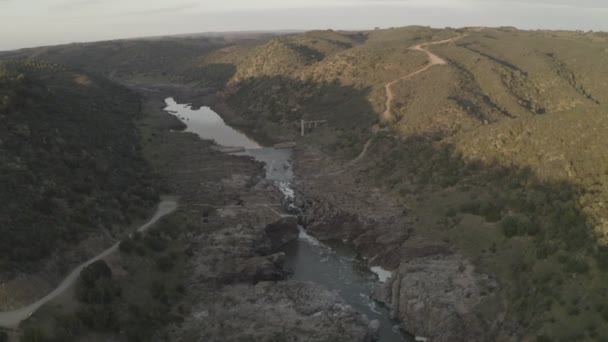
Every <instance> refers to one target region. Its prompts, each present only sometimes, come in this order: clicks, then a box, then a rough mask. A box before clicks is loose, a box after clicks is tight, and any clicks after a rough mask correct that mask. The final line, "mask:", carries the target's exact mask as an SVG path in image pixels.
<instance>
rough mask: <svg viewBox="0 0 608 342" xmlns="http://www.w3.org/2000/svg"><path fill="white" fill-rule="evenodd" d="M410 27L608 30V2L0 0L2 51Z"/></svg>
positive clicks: (603, 0)
mask: <svg viewBox="0 0 608 342" xmlns="http://www.w3.org/2000/svg"><path fill="white" fill-rule="evenodd" d="M407 25H430V26H433V27H444V26H454V27H460V26H479V25H483V26H501V25H509V26H516V27H519V28H549V29H581V30H603V31H608V0H528V1H525V0H0V50H8V49H15V48H21V47H29V46H38V45H49V44H58V43H68V42H75V41H94V40H104V39H114V38H127V37H137V36H150V35H166V34H176V33H194V32H207V31H242V30H280V29H326V28H333V29H370V28H373V27H376V26H378V27H391V26H407Z"/></svg>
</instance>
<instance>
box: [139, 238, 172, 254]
mask: <svg viewBox="0 0 608 342" xmlns="http://www.w3.org/2000/svg"><path fill="white" fill-rule="evenodd" d="M144 243H145V244H146V247H148V248H150V249H151V250H153V251H155V252H162V251H164V250H165V249H167V242H166V241H165V240H163V239H162V238H161V237H159V236H153V235H149V236H146V237H145V238H144Z"/></svg>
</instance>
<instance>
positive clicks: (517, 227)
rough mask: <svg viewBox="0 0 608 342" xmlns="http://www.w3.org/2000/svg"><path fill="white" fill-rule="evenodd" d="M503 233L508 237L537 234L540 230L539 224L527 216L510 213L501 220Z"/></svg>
mask: <svg viewBox="0 0 608 342" xmlns="http://www.w3.org/2000/svg"><path fill="white" fill-rule="evenodd" d="M500 228H501V229H502V232H503V234H504V235H505V236H506V237H508V238H511V237H514V236H517V235H526V234H536V233H537V232H538V231H539V228H538V226H537V225H535V224H533V223H532V222H531V221H530V219H529V218H528V217H526V216H521V215H509V216H507V217H505V218H504V219H502V221H500Z"/></svg>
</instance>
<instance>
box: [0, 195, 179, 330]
mask: <svg viewBox="0 0 608 342" xmlns="http://www.w3.org/2000/svg"><path fill="white" fill-rule="evenodd" d="M175 209H177V201H176V200H175V199H169V198H167V199H163V200H162V201H161V202H160V204H159V205H158V209H157V210H156V213H155V214H154V216H153V217H152V218H151V219H150V221H148V222H146V223H145V224H143V225H142V226H140V227H139V228H138V229H137V231H138V232H144V231H146V230H148V228H150V227H151V226H152V225H153V224H155V223H156V222H157V221H158V220H160V219H161V218H162V217H163V216H165V215H167V214H169V213H171V212H173V211H174V210H175ZM118 245H119V243H116V244H114V245H113V246H112V247H110V248H108V249H106V250H105V251H103V252H102V253H101V254H99V255H97V256H96V257H94V258H92V259H90V260H88V261H86V262H84V263H82V264H81V265H80V266H78V267H77V268H76V269H74V270H73V271H72V272H71V273H70V274H69V275H68V276H67V277H66V278H65V279H64V280H63V281H62V282H61V284H59V286H57V288H55V290H53V292H51V293H49V294H48V295H46V296H45V297H44V298H42V299H40V300H39V301H37V302H35V303H33V304H30V305H28V306H26V307H23V308H21V309H17V310H13V311H5V312H0V327H2V328H15V327H17V326H18V325H19V323H21V321H23V320H26V319H28V318H29V317H30V316H31V315H32V314H33V313H34V312H36V311H37V310H38V309H39V308H40V307H41V306H43V305H44V304H46V303H48V302H49V301H51V300H53V299H54V298H56V297H57V296H59V295H60V294H61V293H63V291H65V290H66V289H67V288H68V287H70V286H71V285H72V284H73V283H74V282H75V281H76V279H78V276H79V275H80V271H82V269H84V268H85V267H87V266H89V265H90V264H92V263H94V262H95V261H97V260H101V259H103V258H105V257H107V256H109V255H110V254H112V253H114V252H116V251H117V250H118Z"/></svg>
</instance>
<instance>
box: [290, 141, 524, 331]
mask: <svg viewBox="0 0 608 342" xmlns="http://www.w3.org/2000/svg"><path fill="white" fill-rule="evenodd" d="M295 159H296V167H295V170H296V175H297V183H296V188H297V202H298V205H299V206H300V207H301V208H303V212H304V213H303V216H302V222H303V224H304V226H305V227H306V229H307V231H309V232H310V233H311V234H313V235H314V236H316V237H317V238H319V239H320V240H332V239H340V240H343V241H347V242H348V243H349V244H352V245H353V246H354V247H355V249H356V250H357V251H358V252H359V253H361V254H362V255H363V256H364V257H365V258H366V259H367V260H368V262H369V264H370V266H381V267H383V268H385V269H386V270H390V271H392V274H391V276H390V278H389V279H388V280H387V281H386V282H385V283H384V285H383V286H382V287H380V288H379V289H378V290H377V292H376V294H375V299H376V300H378V301H380V302H383V303H385V304H386V305H387V306H388V307H389V308H390V315H391V318H393V319H395V320H398V321H400V322H402V323H401V324H400V329H402V330H403V331H405V332H408V333H411V334H413V335H415V336H416V337H417V339H418V340H424V341H427V340H428V341H446V342H447V341H491V340H504V341H508V340H516V339H517V338H516V337H514V336H509V335H508V334H505V331H504V330H503V327H502V326H501V323H502V322H501V320H498V321H495V320H494V319H493V316H494V315H496V312H497V311H501V312H504V311H503V310H505V309H504V307H503V306H502V303H501V302H500V299H499V298H498V296H497V295H496V293H497V292H498V290H499V286H500V285H499V284H498V282H497V281H496V280H495V279H493V278H492V277H491V276H490V275H487V274H484V273H482V272H480V271H479V270H477V269H476V268H475V267H474V266H473V264H472V263H471V261H470V260H468V259H467V258H465V257H464V256H463V254H462V253H460V252H459V251H458V250H457V249H456V248H454V247H453V245H451V244H450V243H449V241H441V240H438V239H437V238H433V237H432V236H428V235H426V234H422V233H421V232H420V230H419V229H417V224H420V223H421V219H420V218H419V217H417V215H416V213H415V212H414V211H413V210H411V207H409V205H408V204H409V203H408V202H406V201H404V200H403V199H402V198H399V197H398V196H395V195H394V194H393V193H391V192H390V189H385V188H382V187H380V186H375V185H373V184H370V183H371V182H365V180H361V177H360V175H359V170H357V168H356V167H351V168H350V169H346V170H345V169H344V168H343V167H342V166H341V164H340V163H339V162H336V161H334V160H332V159H331V158H329V157H328V156H327V155H326V154H324V153H323V152H321V151H319V150H318V149H315V148H314V147H310V146H302V147H298V149H297V152H296V158H295ZM319 170H323V172H319ZM502 317H504V316H502Z"/></svg>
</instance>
